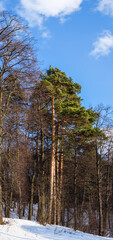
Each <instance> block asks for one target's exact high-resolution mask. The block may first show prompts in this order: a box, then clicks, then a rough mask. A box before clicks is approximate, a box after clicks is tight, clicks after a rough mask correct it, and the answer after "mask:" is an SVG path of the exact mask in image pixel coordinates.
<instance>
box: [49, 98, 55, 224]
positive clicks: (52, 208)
mask: <svg viewBox="0 0 113 240" xmlns="http://www.w3.org/2000/svg"><path fill="white" fill-rule="evenodd" d="M55 165H56V164H55V106H54V97H53V98H52V147H51V180H50V210H49V223H50V224H51V223H54V224H56V169H55Z"/></svg>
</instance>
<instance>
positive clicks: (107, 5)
mask: <svg viewBox="0 0 113 240" xmlns="http://www.w3.org/2000/svg"><path fill="white" fill-rule="evenodd" d="M96 9H97V10H98V11H100V12H103V13H104V14H105V15H111V16H113V0H99V4H98V6H97V8H96Z"/></svg>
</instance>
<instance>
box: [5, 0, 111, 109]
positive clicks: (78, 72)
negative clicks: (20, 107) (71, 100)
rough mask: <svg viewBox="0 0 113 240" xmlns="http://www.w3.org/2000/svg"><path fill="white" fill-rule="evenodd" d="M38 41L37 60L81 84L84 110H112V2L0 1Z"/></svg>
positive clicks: (74, 0) (60, 0)
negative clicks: (100, 107) (24, 23)
mask: <svg viewBox="0 0 113 240" xmlns="http://www.w3.org/2000/svg"><path fill="white" fill-rule="evenodd" d="M0 9H1V10H3V9H5V10H11V11H12V12H14V13H17V14H18V15H20V16H21V17H23V18H24V19H25V20H26V21H27V24H28V25H29V27H30V30H31V32H32V35H33V36H34V37H35V38H36V39H38V55H37V57H38V60H39V61H40V63H41V64H40V67H41V69H42V70H45V69H47V68H48V67H49V65H52V66H53V67H58V68H59V69H61V70H62V71H64V72H66V74H67V76H71V77H72V78H73V81H75V82H78V83H79V84H80V85H81V86H82V92H81V97H82V98H83V105H85V106H86V107H90V106H93V107H95V106H97V105H98V104H100V103H103V104H104V105H110V106H112V107H113V0H95V1H94V0H16V1H14V0H4V1H2V0H0Z"/></svg>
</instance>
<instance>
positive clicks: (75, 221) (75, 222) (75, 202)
mask: <svg viewBox="0 0 113 240" xmlns="http://www.w3.org/2000/svg"><path fill="white" fill-rule="evenodd" d="M74 199H75V201H74V229H75V230H76V229H77V153H76V150H75V161H74Z"/></svg>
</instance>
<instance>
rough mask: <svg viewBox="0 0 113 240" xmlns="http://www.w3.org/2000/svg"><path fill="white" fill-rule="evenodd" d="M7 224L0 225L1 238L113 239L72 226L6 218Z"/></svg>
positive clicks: (29, 239)
mask: <svg viewBox="0 0 113 240" xmlns="http://www.w3.org/2000/svg"><path fill="white" fill-rule="evenodd" d="M4 221H5V222H6V225H0V240H110V239H111V240H113V238H102V237H99V236H94V235H91V234H86V233H83V232H79V231H76V232H75V231H74V230H72V229H70V228H66V227H60V226H54V225H46V226H42V225H40V224H39V223H37V222H35V221H28V220H23V219H22V220H20V219H16V218H15V219H12V218H9V219H8V218H4Z"/></svg>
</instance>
